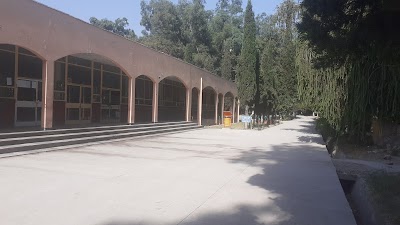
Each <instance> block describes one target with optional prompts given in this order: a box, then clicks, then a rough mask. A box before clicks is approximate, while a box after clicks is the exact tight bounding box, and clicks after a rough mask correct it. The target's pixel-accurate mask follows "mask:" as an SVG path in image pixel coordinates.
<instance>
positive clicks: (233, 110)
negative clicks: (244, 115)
mask: <svg viewBox="0 0 400 225" xmlns="http://www.w3.org/2000/svg"><path fill="white" fill-rule="evenodd" d="M235 110H236V99H235V98H233V103H232V123H235V119H236V115H235Z"/></svg>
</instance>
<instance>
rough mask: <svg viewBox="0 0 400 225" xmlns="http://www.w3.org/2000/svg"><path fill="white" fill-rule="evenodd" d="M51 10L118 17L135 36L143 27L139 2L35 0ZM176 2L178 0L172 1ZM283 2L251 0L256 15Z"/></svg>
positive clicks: (211, 3) (209, 2)
mask: <svg viewBox="0 0 400 225" xmlns="http://www.w3.org/2000/svg"><path fill="white" fill-rule="evenodd" d="M37 1H38V2H41V3H43V4H45V5H47V6H50V7H51V8H54V9H57V10H60V11H62V12H65V13H67V14H69V15H71V16H73V17H77V18H79V19H82V20H84V21H89V18H90V17H92V16H94V17H97V18H99V19H102V18H107V19H111V20H115V19H116V18H119V17H126V18H128V21H129V24H130V27H131V28H132V29H133V30H135V33H136V34H137V35H140V34H141V31H142V30H143V27H141V26H140V19H141V16H140V0H113V1H104V0H103V1H99V0H82V1H78V0H37ZM172 1H173V2H178V0H172ZM282 1H283V0H253V1H252V3H253V10H254V12H255V13H256V15H257V14H261V13H262V12H265V13H267V14H272V13H274V12H275V9H276V7H277V6H278V4H279V3H281V2H282ZM216 3H217V0H206V8H207V9H215V5H216ZM246 4H247V0H243V8H245V7H246Z"/></svg>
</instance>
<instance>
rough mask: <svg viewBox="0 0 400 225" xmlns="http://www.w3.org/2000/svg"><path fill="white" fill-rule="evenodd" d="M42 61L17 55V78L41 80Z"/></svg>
mask: <svg viewBox="0 0 400 225" xmlns="http://www.w3.org/2000/svg"><path fill="white" fill-rule="evenodd" d="M42 66H43V65H42V60H41V59H39V58H37V57H34V56H27V55H22V54H19V56H18V77H26V78H33V79H38V80H41V79H42Z"/></svg>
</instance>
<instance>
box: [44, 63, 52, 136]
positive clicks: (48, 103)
mask: <svg viewBox="0 0 400 225" xmlns="http://www.w3.org/2000/svg"><path fill="white" fill-rule="evenodd" d="M42 82H43V83H42V120H41V127H42V129H43V130H46V129H50V128H53V99H54V61H51V60H48V61H43V64H42Z"/></svg>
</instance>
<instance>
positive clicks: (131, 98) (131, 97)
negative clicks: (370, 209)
mask: <svg viewBox="0 0 400 225" xmlns="http://www.w3.org/2000/svg"><path fill="white" fill-rule="evenodd" d="M135 88H136V78H132V77H129V93H128V124H134V123H135V106H136V99H135V98H136V97H135V94H136V92H135Z"/></svg>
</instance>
